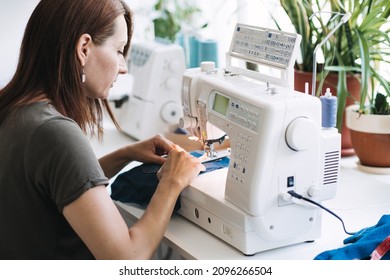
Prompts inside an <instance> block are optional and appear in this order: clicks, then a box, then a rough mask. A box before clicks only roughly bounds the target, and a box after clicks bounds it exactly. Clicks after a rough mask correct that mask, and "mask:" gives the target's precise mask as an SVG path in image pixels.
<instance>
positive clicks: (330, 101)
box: [320, 88, 337, 128]
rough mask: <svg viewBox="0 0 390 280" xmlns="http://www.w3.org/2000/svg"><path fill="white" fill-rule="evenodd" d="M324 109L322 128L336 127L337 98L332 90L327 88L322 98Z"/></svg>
mask: <svg viewBox="0 0 390 280" xmlns="http://www.w3.org/2000/svg"><path fill="white" fill-rule="evenodd" d="M320 101H321V108H322V127H324V128H332V127H336V119H337V98H336V97H335V96H333V95H332V93H331V92H330V89H329V88H327V89H326V92H325V94H324V95H322V96H320Z"/></svg>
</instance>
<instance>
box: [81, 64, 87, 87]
mask: <svg viewBox="0 0 390 280" xmlns="http://www.w3.org/2000/svg"><path fill="white" fill-rule="evenodd" d="M85 80H86V76H85V72H84V68H83V70H82V72H81V82H82V83H83V84H84V83H85Z"/></svg>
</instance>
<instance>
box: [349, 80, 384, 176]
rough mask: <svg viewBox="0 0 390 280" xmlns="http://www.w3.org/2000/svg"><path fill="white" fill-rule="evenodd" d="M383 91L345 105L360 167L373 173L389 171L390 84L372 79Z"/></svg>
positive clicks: (374, 91)
mask: <svg viewBox="0 0 390 280" xmlns="http://www.w3.org/2000/svg"><path fill="white" fill-rule="evenodd" d="M373 83H374V84H379V88H380V90H378V91H377V90H372V91H371V92H370V94H369V95H368V96H367V97H368V98H367V99H368V101H367V102H366V100H363V99H360V102H359V103H358V104H355V105H349V106H348V107H347V108H346V125H347V127H348V128H349V129H350V133H351V141H352V145H353V147H354V149H355V152H356V156H357V157H358V158H359V162H358V167H359V168H360V169H362V170H364V171H368V172H373V173H390V106H389V100H390V83H389V81H388V80H385V79H384V78H383V77H382V76H378V77H374V78H373Z"/></svg>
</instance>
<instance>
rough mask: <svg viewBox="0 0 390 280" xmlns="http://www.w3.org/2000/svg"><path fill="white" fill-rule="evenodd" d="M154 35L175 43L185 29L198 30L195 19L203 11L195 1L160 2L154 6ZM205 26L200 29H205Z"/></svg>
mask: <svg viewBox="0 0 390 280" xmlns="http://www.w3.org/2000/svg"><path fill="white" fill-rule="evenodd" d="M153 8H154V11H155V12H156V13H155V16H154V18H153V23H154V33H155V36H156V37H157V38H160V39H165V40H167V41H169V42H172V43H174V42H175V41H176V39H177V38H176V36H177V34H178V33H179V32H180V31H183V29H184V30H185V29H189V28H196V26H195V25H196V20H195V17H196V16H197V15H199V14H200V13H201V9H200V8H199V7H198V6H197V4H196V2H195V1H181V0H158V1H157V2H156V4H155V5H154V7H153ZM206 26H207V23H206V24H203V25H202V26H200V27H199V29H202V28H205V27H206Z"/></svg>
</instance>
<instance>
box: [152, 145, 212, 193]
mask: <svg viewBox="0 0 390 280" xmlns="http://www.w3.org/2000/svg"><path fill="white" fill-rule="evenodd" d="M205 169H206V168H205V166H204V165H203V164H202V162H201V160H200V159H199V158H196V157H194V156H192V155H190V154H189V153H187V152H186V151H185V150H183V149H182V148H181V147H179V146H177V145H176V146H175V148H174V149H172V150H171V151H170V152H169V154H168V157H167V159H166V162H165V164H164V165H163V166H162V167H161V168H160V170H159V172H158V173H157V177H158V179H159V180H160V183H161V182H169V184H168V185H171V186H177V187H179V192H180V191H182V190H183V189H184V188H185V187H187V186H188V185H189V184H190V183H191V182H192V180H193V179H194V178H195V177H196V176H197V175H198V174H199V172H201V171H204V170H205Z"/></svg>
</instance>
